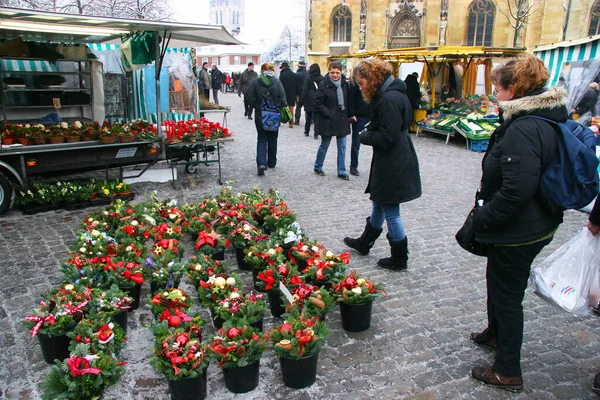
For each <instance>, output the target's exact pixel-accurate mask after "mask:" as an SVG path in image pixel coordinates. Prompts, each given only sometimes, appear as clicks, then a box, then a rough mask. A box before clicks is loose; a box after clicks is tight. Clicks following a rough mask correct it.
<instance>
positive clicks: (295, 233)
mask: <svg viewBox="0 0 600 400" xmlns="http://www.w3.org/2000/svg"><path fill="white" fill-rule="evenodd" d="M303 238H304V232H303V231H302V228H300V224H299V223H298V222H297V221H296V222H294V223H292V224H290V225H289V226H287V227H285V228H279V229H277V230H273V231H272V232H271V235H270V239H271V241H272V242H273V243H277V244H279V245H281V247H283V249H284V250H285V252H286V255H287V253H288V252H289V250H290V249H291V248H292V246H294V245H296V244H297V243H298V242H299V241H301V240H302V239H303Z"/></svg>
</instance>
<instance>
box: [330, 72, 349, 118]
mask: <svg viewBox="0 0 600 400" xmlns="http://www.w3.org/2000/svg"><path fill="white" fill-rule="evenodd" d="M329 80H330V81H331V83H332V84H333V86H334V87H335V88H336V90H337V101H338V106H340V110H342V111H344V109H345V107H344V91H343V90H342V78H341V77H340V79H338V80H337V81H334V80H333V79H329Z"/></svg>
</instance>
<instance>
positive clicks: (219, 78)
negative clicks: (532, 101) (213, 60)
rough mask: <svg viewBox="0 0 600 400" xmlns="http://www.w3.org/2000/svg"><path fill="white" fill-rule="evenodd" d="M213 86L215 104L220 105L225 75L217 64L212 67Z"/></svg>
mask: <svg viewBox="0 0 600 400" xmlns="http://www.w3.org/2000/svg"><path fill="white" fill-rule="evenodd" d="M210 76H211V84H212V92H213V102H214V103H215V104H219V90H221V82H223V73H222V72H221V71H220V70H219V69H218V68H217V66H216V65H215V64H213V65H212V72H211V74H210Z"/></svg>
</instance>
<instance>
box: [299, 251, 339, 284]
mask: <svg viewBox="0 0 600 400" xmlns="http://www.w3.org/2000/svg"><path fill="white" fill-rule="evenodd" d="M349 263H350V253H348V252H345V253H342V254H340V255H339V256H338V255H336V254H335V253H334V252H333V251H331V250H327V251H320V252H319V253H313V257H310V258H309V259H308V260H306V267H305V268H304V269H303V270H302V271H300V272H302V274H303V275H304V277H305V279H306V281H307V282H311V283H314V284H319V285H320V284H324V283H334V282H339V281H341V280H342V279H343V278H344V276H345V275H346V266H347V265H348V264H349Z"/></svg>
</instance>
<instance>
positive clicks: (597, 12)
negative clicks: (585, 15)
mask: <svg viewBox="0 0 600 400" xmlns="http://www.w3.org/2000/svg"><path fill="white" fill-rule="evenodd" d="M593 35H600V0H596V2H595V3H594V5H593V6H592V10H591V13H590V29H589V30H588V36H593Z"/></svg>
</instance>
